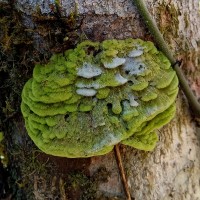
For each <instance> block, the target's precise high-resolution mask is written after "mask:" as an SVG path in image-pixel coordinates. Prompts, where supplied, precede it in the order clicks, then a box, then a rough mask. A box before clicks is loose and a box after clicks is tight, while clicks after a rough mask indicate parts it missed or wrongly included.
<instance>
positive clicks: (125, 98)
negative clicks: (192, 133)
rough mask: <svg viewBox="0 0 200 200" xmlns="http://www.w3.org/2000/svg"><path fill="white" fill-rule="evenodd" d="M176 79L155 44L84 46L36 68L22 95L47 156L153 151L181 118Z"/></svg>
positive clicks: (134, 41) (30, 129) (25, 112)
mask: <svg viewBox="0 0 200 200" xmlns="http://www.w3.org/2000/svg"><path fill="white" fill-rule="evenodd" d="M177 93H178V79H177V76H176V73H175V72H174V70H173V69H172V68H171V65H170V62H169V60H168V59H167V58H166V57H165V56H164V55H163V53H161V52H159V51H158V50H157V49H156V48H155V46H154V45H153V43H151V42H149V41H147V42H145V41H142V40H140V39H126V40H105V41H104V42H102V43H98V42H91V41H84V42H82V43H80V44H79V45H78V46H77V47H76V48H75V49H70V50H67V51H66V52H64V53H63V54H55V55H53V56H52V57H51V59H50V61H49V63H48V64H45V65H44V64H36V66H35V68H34V71H33V78H31V79H30V80H28V81H27V83H26V84H25V86H24V89H23V92H22V103H21V110H22V114H23V116H24V118H25V124H26V129H27V131H28V134H29V136H30V137H31V138H32V140H33V141H34V143H35V144H36V145H37V146H38V147H39V148H40V149H41V150H42V151H44V152H45V153H47V154H51V155H55V156H62V157H71V158H73V157H90V156H97V155H103V154H106V153H108V152H109V151H111V150H112V149H113V147H114V145H115V144H118V143H122V144H125V145H129V146H132V147H134V148H137V149H141V150H147V151H150V150H152V149H153V148H154V147H155V145H156V142H157V140H158V136H157V134H156V131H155V130H156V129H158V128H160V127H162V126H163V125H165V124H166V123H168V122H169V121H170V120H171V119H172V118H173V116H174V113H175V99H176V96H177Z"/></svg>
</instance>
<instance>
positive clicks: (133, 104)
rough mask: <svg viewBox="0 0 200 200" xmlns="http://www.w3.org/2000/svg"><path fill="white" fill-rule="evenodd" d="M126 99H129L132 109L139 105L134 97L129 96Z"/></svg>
mask: <svg viewBox="0 0 200 200" xmlns="http://www.w3.org/2000/svg"><path fill="white" fill-rule="evenodd" d="M128 97H129V102H130V106H133V107H137V106H139V103H138V102H137V101H136V100H135V96H134V95H133V94H129V95H128Z"/></svg>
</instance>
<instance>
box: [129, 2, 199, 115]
mask: <svg viewBox="0 0 200 200" xmlns="http://www.w3.org/2000/svg"><path fill="white" fill-rule="evenodd" d="M133 2H134V3H135V4H136V6H137V8H138V10H139V12H140V14H141V16H142V17H143V19H144V22H145V24H146V26H147V27H148V29H149V31H150V32H151V34H152V36H153V38H154V40H155V42H156V44H157V46H158V48H159V49H160V50H161V51H162V52H163V53H164V54H165V55H166V57H167V58H168V59H169V60H170V62H171V64H172V66H174V70H175V71H176V74H177V76H178V78H179V82H180V85H181V89H182V90H183V92H184V94H185V96H186V97H187V99H188V102H189V104H190V106H191V108H192V110H193V112H194V113H195V114H196V116H198V117H199V116H200V103H199V102H198V100H197V98H196V97H195V95H194V94H193V92H192V90H191V89H190V87H189V85H188V82H187V80H186V78H185V76H184V74H183V72H182V70H181V69H180V67H179V65H178V64H177V61H176V59H175V58H174V56H173V55H172V53H171V51H170V49H169V47H168V45H167V43H166V42H165V40H164V38H163V36H162V34H161V32H160V31H159V29H158V26H157V24H156V22H155V20H153V18H152V17H151V14H150V13H149V11H148V9H147V7H146V5H145V3H144V0H134V1H133Z"/></svg>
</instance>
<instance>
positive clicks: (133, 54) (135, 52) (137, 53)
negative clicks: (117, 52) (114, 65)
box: [128, 49, 143, 58]
mask: <svg viewBox="0 0 200 200" xmlns="http://www.w3.org/2000/svg"><path fill="white" fill-rule="evenodd" d="M142 54H143V49H134V50H132V51H130V52H129V54H128V57H131V58H132V57H138V56H141V55H142Z"/></svg>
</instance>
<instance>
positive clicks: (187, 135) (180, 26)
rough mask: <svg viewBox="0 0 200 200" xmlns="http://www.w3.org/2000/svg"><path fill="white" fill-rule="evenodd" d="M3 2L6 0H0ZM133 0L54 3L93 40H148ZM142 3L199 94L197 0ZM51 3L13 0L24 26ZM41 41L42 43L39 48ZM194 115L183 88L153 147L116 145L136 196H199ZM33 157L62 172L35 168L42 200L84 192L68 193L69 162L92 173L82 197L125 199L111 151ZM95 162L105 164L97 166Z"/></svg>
mask: <svg viewBox="0 0 200 200" xmlns="http://www.w3.org/2000/svg"><path fill="white" fill-rule="evenodd" d="M2 2H5V1H0V3H2ZM44 2H45V3H44ZM133 3H134V1H133V2H132V1H131V0H101V1H99V0H88V1H85V0H60V1H59V10H60V14H61V16H62V17H66V18H67V16H68V15H69V14H70V13H73V12H77V13H78V15H79V18H80V19H81V20H80V26H79V28H78V31H79V32H81V34H83V35H84V37H86V38H88V39H91V40H95V41H102V40H104V39H109V38H117V39H123V38H128V37H133V38H141V39H144V40H152V37H151V36H150V35H149V33H148V30H147V29H146V28H145V26H144V23H143V22H142V20H141V18H140V16H139V13H138V11H137V9H136V7H135V6H134V4H133ZM146 3H147V5H148V8H149V10H150V12H151V13H152V15H153V17H154V18H155V20H156V21H157V23H158V25H159V28H160V30H161V31H162V33H163V35H164V38H165V40H166V41H167V43H168V44H169V45H170V47H171V49H172V51H173V52H174V54H175V55H176V56H177V58H179V59H182V60H183V61H182V64H183V65H182V68H183V70H184V72H185V74H186V76H187V78H188V80H189V83H190V85H191V88H192V89H193V90H194V91H195V94H196V96H198V97H200V60H199V55H200V16H199V2H198V0H189V1H188V0H183V1H179V0H173V1H171V0H168V1H164V0H147V1H146ZM52 5H55V4H54V1H53V0H49V1H41V0H34V1H33V0H23V1H16V2H15V6H16V8H17V9H18V10H20V11H21V12H22V13H23V18H22V19H23V23H24V24H25V26H28V28H30V27H33V26H35V24H34V23H35V22H34V21H33V20H32V19H33V18H32V16H33V14H34V13H35V11H36V10H37V9H38V8H40V12H41V13H42V14H43V15H46V16H47V15H48V14H50V13H51V16H54V10H52ZM36 36H37V37H36ZM34 39H35V41H34V43H35V48H36V49H40V52H42V48H43V49H45V52H46V51H48V49H49V48H50V47H49V46H51V45H50V44H45V40H43V38H42V35H40V34H38V33H37V34H35V37H34ZM41 44H43V46H42V47H41ZM30 73H31V72H30ZM191 114H192V113H190V109H189V107H188V104H187V100H186V99H185V97H184V95H183V94H182V92H181V91H180V93H179V96H178V99H177V114H176V117H175V118H174V120H173V121H172V122H171V123H170V124H168V125H167V126H165V127H164V128H162V129H161V130H160V141H159V143H158V145H157V147H156V149H155V150H154V151H153V152H143V151H138V150H135V149H132V148H130V147H126V146H121V153H122V158H123V163H124V167H125V170H126V173H127V178H128V184H129V188H130V191H131V195H132V198H133V199H136V200H140V199H143V200H151V199H152V200H160V199H162V200H169V199H176V200H186V199H188V200H198V199H200V185H199V182H200V157H199V154H200V143H199V135H200V131H199V130H200V129H199V128H198V119H195V118H194V117H193V116H192V115H191ZM15 125H16V127H14V128H12V129H9V131H10V132H11V133H12V134H14V133H16V132H20V131H21V133H22V135H25V134H26V131H25V130H24V128H23V126H24V125H23V122H21V121H20V119H18V120H15ZM16 134H17V133H16ZM18 134H19V133H18ZM20 145H24V143H23V142H21V143H20ZM22 148H25V147H22ZM34 151H35V150H34ZM38 158H39V161H41V160H42V161H44V160H45V161H47V162H46V163H45V164H44V166H43V167H44V168H45V170H47V171H48V169H49V168H48V161H49V160H50V161H51V164H52V163H53V164H55V163H56V168H58V169H59V170H60V174H59V175H58V173H57V174H56V176H55V174H54V171H53V170H52V171H51V172H48V173H51V174H50V175H51V179H49V180H48V181H47V180H45V176H44V175H42V174H41V173H40V172H38V173H35V171H37V169H35V171H34V172H33V176H34V178H33V179H32V181H33V183H34V187H33V191H32V192H33V194H34V195H33V196H34V198H35V199H45V198H46V197H47V198H49V199H55V196H56V195H55V194H57V196H59V197H60V199H70V198H71V199H81V198H80V194H77V192H76V195H74V196H73V195H72V194H69V193H70V192H71V193H73V190H76V189H77V188H76V186H73V187H72V186H70V188H71V190H69V189H67V187H68V186H67V184H68V182H67V179H66V173H68V172H69V171H70V172H71V171H73V169H75V170H76V171H77V170H78V171H81V172H84V173H85V174H86V175H87V176H88V177H92V178H91V179H90V182H88V185H87V184H85V183H86V182H87V181H88V180H86V179H83V180H84V183H82V185H83V186H84V187H89V186H90V187H91V185H92V184H95V195H94V196H88V197H87V198H86V196H87V195H88V194H87V195H86V194H85V198H84V194H83V195H82V196H83V197H82V199H97V198H100V199H103V196H104V197H110V198H114V197H118V198H119V199H125V194H124V191H123V186H122V183H121V179H120V176H119V173H118V168H117V165H116V161H115V157H114V152H111V153H109V154H107V155H105V156H100V157H93V158H91V159H78V160H77V161H75V160H74V159H72V160H70V159H61V160H59V159H57V158H51V157H50V156H46V155H39V156H38ZM55 160H56V161H55ZM42 161H41V162H42ZM70 162H72V163H73V165H72V166H70ZM50 168H52V166H50ZM61 169H62V170H61ZM100 169H104V170H105V171H103V172H102V170H100ZM99 170H100V171H99ZM104 172H105V173H104ZM102 173H103V175H102ZM22 176H23V175H22ZM99 176H100V177H101V178H99ZM104 176H105V177H104ZM94 182H95V183H94ZM64 183H65V184H64ZM44 184H46V186H44ZM70 184H71V183H70ZM84 184H85V185H84ZM49 185H50V186H49ZM77 185H78V186H77V187H81V186H80V184H78V183H77ZM74 193H75V192H74Z"/></svg>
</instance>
